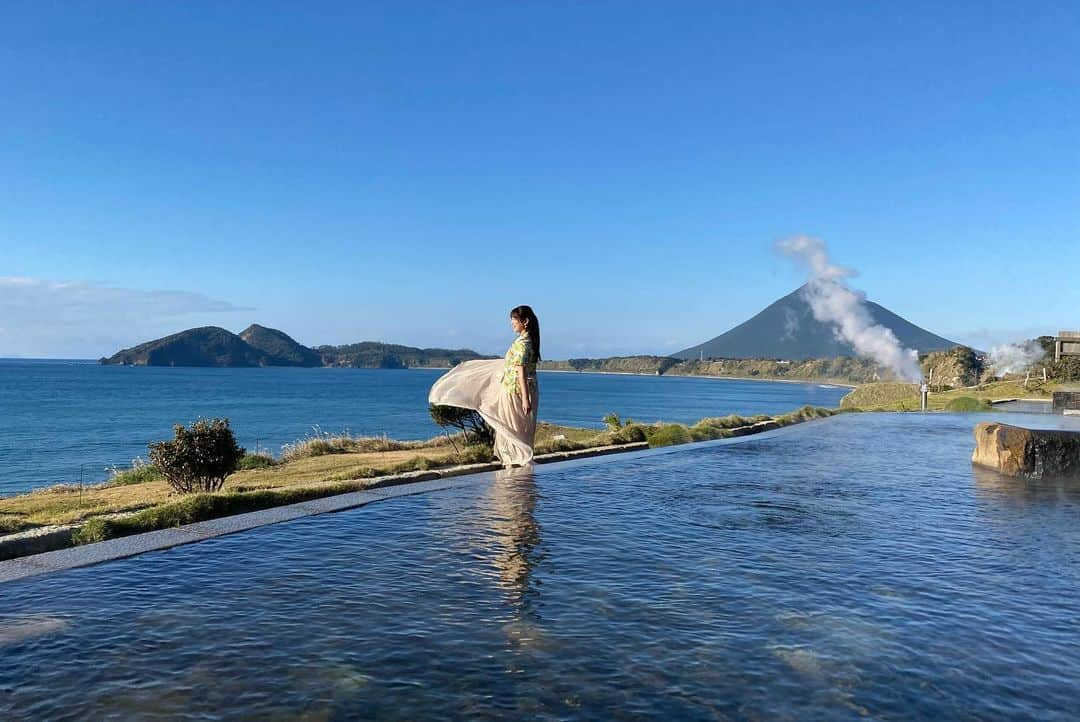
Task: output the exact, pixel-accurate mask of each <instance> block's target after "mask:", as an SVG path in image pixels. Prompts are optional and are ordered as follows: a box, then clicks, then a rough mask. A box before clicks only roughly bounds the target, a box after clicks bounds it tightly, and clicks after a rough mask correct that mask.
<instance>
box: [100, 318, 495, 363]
mask: <svg viewBox="0 0 1080 722" xmlns="http://www.w3.org/2000/svg"><path fill="white" fill-rule="evenodd" d="M478 358H491V357H490V356H484V355H482V354H479V353H477V352H476V351H473V350H472V349H440V348H417V347H414V346H403V345H400V344H387V343H381V342H379V341H362V342H360V343H356V344H346V345H342V346H328V345H327V346H319V347H318V348H311V347H309V346H304V345H303V344H300V343H299V342H297V341H296V340H295V339H293V338H292V337H291V336H289V335H288V334H287V333H285V332H284V331H279V330H278V329H275V328H269V327H267V326H262V325H260V324H251V325H250V326H248V327H247V328H246V329H244V330H243V331H241V332H240V333H239V334H236V333H233V332H232V331H229V330H228V329H224V328H221V327H220V326H199V327H197V328H189V329H186V330H184V331H179V332H177V333H173V334H169V335H168V336H162V337H161V338H157V339H153V340H151V341H145V342H143V343H140V344H137V345H135V346H132V347H130V348H126V349H121V350H120V351H117V352H116V353H115V354H113V355H112V356H108V357H102V358H100V359H98V363H99V364H101V365H105V366H113V365H115V366H198V367H223V368H246V367H259V366H296V367H306V368H314V367H321V366H336V367H348V368H398V369H403V368H411V367H416V366H435V367H441V368H449V367H451V366H454V365H456V364H457V363H459V362H461V361H467V360H471V359H478Z"/></svg>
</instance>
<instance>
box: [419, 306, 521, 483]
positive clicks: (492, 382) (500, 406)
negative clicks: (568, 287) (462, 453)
mask: <svg viewBox="0 0 1080 722" xmlns="http://www.w3.org/2000/svg"><path fill="white" fill-rule="evenodd" d="M510 327H511V328H512V329H513V330H514V333H516V334H517V338H515V339H514V341H513V343H511V344H510V348H509V349H507V351H506V356H505V357H504V358H503V359H502V360H476V361H466V362H464V363H460V364H458V365H457V366H455V367H454V368H452V369H450V371H449V372H448V373H446V374H444V375H443V376H442V377H441V378H440V379H439V380H438V381H436V382H435V385H434V386H432V387H431V392H430V393H429V394H428V401H429V402H430V403H432V404H437V405H442V406H458V407H461V408H465V409H473V410H474V411H476V412H478V413H479V414H480V416H482V417H483V419H484V421H486V422H487V424H488V426H490V427H491V428H492V429H494V430H495V456H496V457H498V459H499V461H501V462H502V463H503V466H506V467H510V466H524V465H526V464H530V463H532V459H533V443H534V441H535V439H536V409H537V405H538V403H539V401H540V391H539V385H538V383H537V379H536V362H537V361H539V360H540V321H539V320H538V319H537V318H536V314H535V313H534V312H533V310H532V308H530V307H529V306H517V307H515V308H514V309H512V310H511V311H510Z"/></svg>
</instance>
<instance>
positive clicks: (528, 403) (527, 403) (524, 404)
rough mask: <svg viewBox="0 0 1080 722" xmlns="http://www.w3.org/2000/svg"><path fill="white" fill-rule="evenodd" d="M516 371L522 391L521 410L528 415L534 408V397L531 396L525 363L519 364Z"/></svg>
mask: <svg viewBox="0 0 1080 722" xmlns="http://www.w3.org/2000/svg"><path fill="white" fill-rule="evenodd" d="M514 372H515V373H516V374H517V378H518V389H519V391H520V392H521V410H522V411H524V412H525V415H526V416H528V414H529V412H530V411H531V410H532V403H533V402H532V399H531V398H530V396H529V395H530V393H531V391H530V390H529V383H528V380H527V379H526V378H525V365H524V364H518V365H517V366H515V367H514Z"/></svg>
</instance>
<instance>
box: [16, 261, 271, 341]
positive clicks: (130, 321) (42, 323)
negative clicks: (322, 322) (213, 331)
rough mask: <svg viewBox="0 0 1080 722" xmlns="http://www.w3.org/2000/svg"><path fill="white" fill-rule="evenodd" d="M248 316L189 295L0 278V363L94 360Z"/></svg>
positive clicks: (237, 309) (223, 303)
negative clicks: (34, 358) (29, 359)
mask: <svg viewBox="0 0 1080 722" xmlns="http://www.w3.org/2000/svg"><path fill="white" fill-rule="evenodd" d="M251 310H252V309H250V308H245V307H242V306H237V305H234V304H232V303H230V302H228V301H221V300H217V299H214V298H210V297H208V296H205V295H203V294H199V293H192V292H190V291H176V290H144V289H134V288H118V287H115V286H109V285H105V284H102V283H96V282H92V281H51V280H45V279H37V278H22V277H4V276H0V323H2V324H3V327H2V331H3V333H2V334H0V336H2V338H3V341H2V343H0V356H30V357H32V356H42V357H61V358H96V357H98V356H104V355H110V354H112V353H114V352H116V351H117V350H119V349H120V348H121V347H123V346H130V345H133V344H135V343H139V342H142V341H146V340H149V339H150V338H155V337H158V336H162V335H165V334H168V333H174V332H176V331H181V330H183V329H185V328H190V327H192V326H199V325H221V324H223V323H225V322H226V321H227V322H234V321H238V322H240V323H243V319H241V318H240V317H239V316H234V315H233V314H238V313H241V312H243V313H244V314H245V315H246V314H247V312H249V311H251ZM245 325H246V324H245ZM234 330H235V329H234Z"/></svg>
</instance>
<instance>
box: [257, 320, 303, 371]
mask: <svg viewBox="0 0 1080 722" xmlns="http://www.w3.org/2000/svg"><path fill="white" fill-rule="evenodd" d="M240 338H242V339H243V340H244V341H245V342H246V343H247V344H248V345H249V346H251V347H252V348H254V349H256V350H258V351H261V352H262V353H263V354H265V356H266V358H267V359H268V360H269V361H270V363H266V364H264V365H267V366H322V358H321V357H320V355H319V352H318V351H316V350H315V349H313V348H308V347H307V346H302V345H301V344H299V343H297V342H296V341H295V340H293V338H292V337H291V336H289V335H288V334H286V333H284V332H282V331H278V330H277V329H274V328H267V327H266V326H260V325H259V324H257V323H253V324H252V325H250V326H248V327H247V328H245V329H244V330H243V331H241V332H240Z"/></svg>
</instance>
